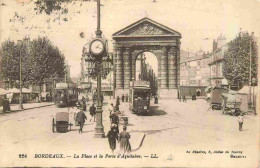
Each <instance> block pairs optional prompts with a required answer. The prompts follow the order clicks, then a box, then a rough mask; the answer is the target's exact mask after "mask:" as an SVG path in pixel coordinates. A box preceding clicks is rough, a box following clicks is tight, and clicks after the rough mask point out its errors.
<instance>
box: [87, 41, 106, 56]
mask: <svg viewBox="0 0 260 168" xmlns="http://www.w3.org/2000/svg"><path fill="white" fill-rule="evenodd" d="M90 50H91V52H92V53H93V54H96V55H98V54H101V53H102V52H103V51H104V45H103V43H102V42H101V41H99V40H95V41H93V42H92V43H91V46H90Z"/></svg>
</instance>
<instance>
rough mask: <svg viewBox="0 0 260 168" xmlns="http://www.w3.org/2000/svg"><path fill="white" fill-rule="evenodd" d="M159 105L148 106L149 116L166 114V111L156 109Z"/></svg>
mask: <svg viewBox="0 0 260 168" xmlns="http://www.w3.org/2000/svg"><path fill="white" fill-rule="evenodd" d="M158 108H159V106H150V111H151V113H150V116H158V115H166V114H167V113H166V112H165V111H163V110H159V109H158Z"/></svg>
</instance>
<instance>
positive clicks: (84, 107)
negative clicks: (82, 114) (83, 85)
mask: <svg viewBox="0 0 260 168" xmlns="http://www.w3.org/2000/svg"><path fill="white" fill-rule="evenodd" d="M81 102H82V108H83V111H86V109H87V104H86V99H85V97H84V96H82V99H81Z"/></svg>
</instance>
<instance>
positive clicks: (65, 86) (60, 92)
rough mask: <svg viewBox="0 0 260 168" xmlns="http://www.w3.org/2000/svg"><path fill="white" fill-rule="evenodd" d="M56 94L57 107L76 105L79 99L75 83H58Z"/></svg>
mask: <svg viewBox="0 0 260 168" xmlns="http://www.w3.org/2000/svg"><path fill="white" fill-rule="evenodd" d="M54 95H55V96H54V103H55V105H56V106H57V107H66V106H70V105H75V104H76V102H77V101H78V89H77V85H76V84H75V83H57V84H56V88H55V89H54Z"/></svg>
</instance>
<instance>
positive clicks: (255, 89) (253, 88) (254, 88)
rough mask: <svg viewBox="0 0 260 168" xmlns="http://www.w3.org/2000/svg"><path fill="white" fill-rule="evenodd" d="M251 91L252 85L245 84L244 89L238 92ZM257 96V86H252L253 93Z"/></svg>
mask: <svg viewBox="0 0 260 168" xmlns="http://www.w3.org/2000/svg"><path fill="white" fill-rule="evenodd" d="M249 92H250V87H249V86H244V87H243V88H242V89H240V90H239V91H238V93H242V94H249ZM253 92H254V95H255V96H256V95H257V86H251V94H252V95H253Z"/></svg>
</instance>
